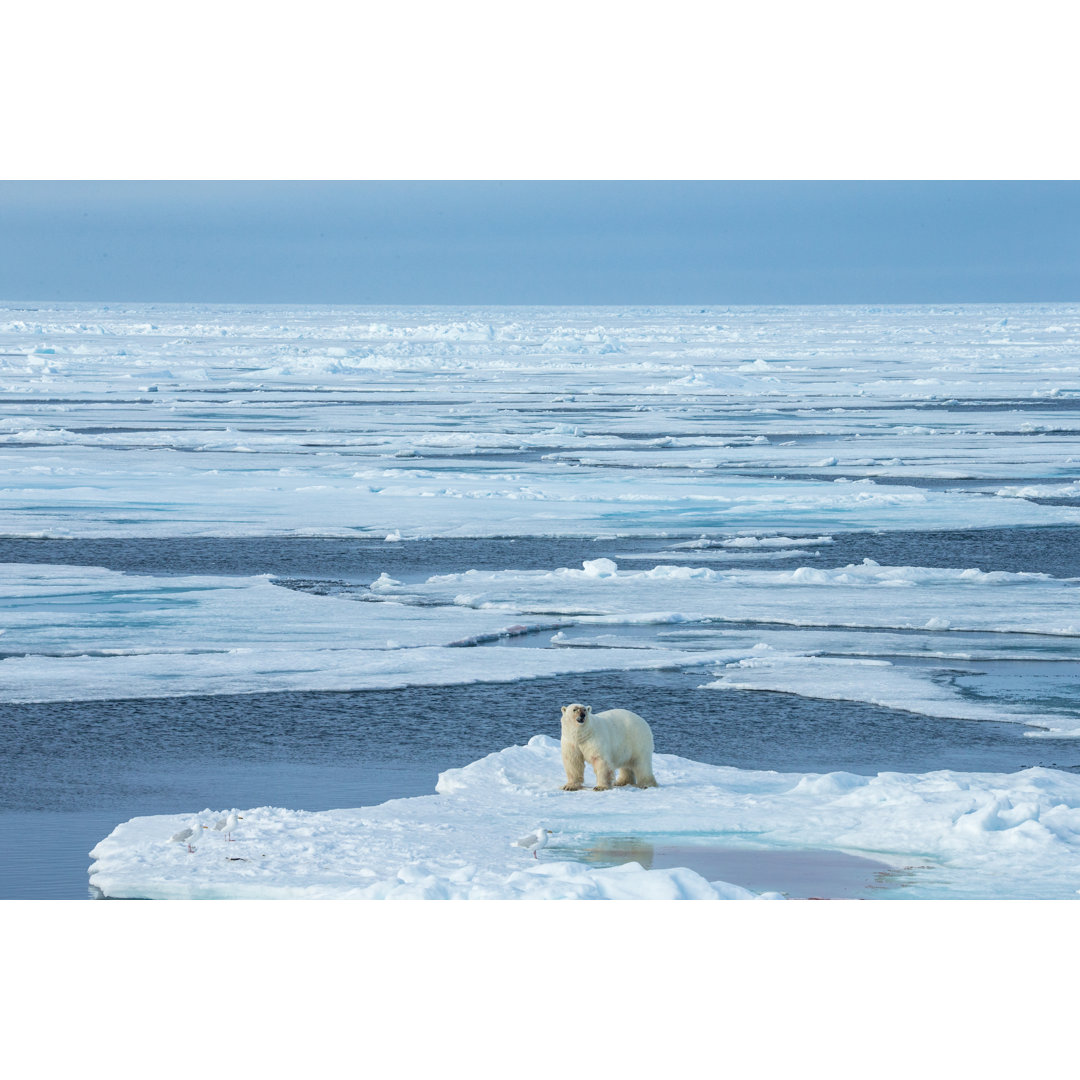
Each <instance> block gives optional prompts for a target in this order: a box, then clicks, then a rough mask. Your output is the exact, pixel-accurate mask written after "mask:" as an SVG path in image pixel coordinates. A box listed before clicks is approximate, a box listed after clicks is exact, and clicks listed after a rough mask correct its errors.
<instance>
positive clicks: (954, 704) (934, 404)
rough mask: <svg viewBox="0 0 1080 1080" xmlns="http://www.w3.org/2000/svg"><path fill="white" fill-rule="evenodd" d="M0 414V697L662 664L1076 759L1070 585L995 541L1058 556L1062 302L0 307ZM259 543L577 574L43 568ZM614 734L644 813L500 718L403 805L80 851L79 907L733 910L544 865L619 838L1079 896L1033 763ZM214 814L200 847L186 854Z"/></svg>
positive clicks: (1046, 771)
mask: <svg viewBox="0 0 1080 1080" xmlns="http://www.w3.org/2000/svg"><path fill="white" fill-rule="evenodd" d="M0 396H2V400H3V402H4V410H3V416H2V418H0V509H2V521H3V526H2V529H3V536H4V538H5V540H4V542H6V544H7V550H10V551H13V552H17V555H16V556H9V557H8V561H6V562H4V563H2V564H0V605H2V610H3V633H2V635H0V656H2V658H0V701H4V702H7V703H31V702H71V701H85V702H91V701H115V700H125V699H126V700H132V701H136V700H147V699H163V698H171V697H178V696H189V695H198V694H213V695H226V694H250V693H255V692H260V693H266V692H270V693H273V692H285V691H288V692H303V691H362V690H370V689H386V688H400V687H419V686H430V687H438V686H451V685H462V684H468V683H495V682H497V683H504V684H506V693H505V697H506V701H507V703H508V707H512V703H513V699H514V684H515V683H516V682H519V681H520V680H526V679H533V678H542V677H543V678H550V677H558V678H561V679H564V680H565V682H566V685H567V687H568V690H567V697H566V700H567V701H569V700H575V699H576V698H575V694H574V693H573V689H572V687H573V682H574V678H575V676H577V677H580V676H582V675H583V674H586V673H597V672H605V671H607V672H616V671H617V672H634V671H641V672H647V671H652V672H657V671H669V672H670V671H679V672H690V673H692V674H693V678H694V686H695V687H699V688H701V690H700V692H701V693H702V694H710V695H724V694H728V695H731V694H739V693H756V694H765V693H783V694H786V695H790V696H793V697H796V698H801V699H804V700H809V699H815V700H819V701H820V700H828V701H837V702H839V701H854V702H865V703H870V704H874V705H877V706H880V707H883V708H887V709H891V710H895V713H896V718H897V720H896V722H897V723H898V724H901V723H903V718H904V716H905V715H912V714H917V715H920V716H924V717H932V718H935V719H941V720H943V721H944V720H961V721H965V722H970V723H971V724H973V725H974V724H976V723H991V722H992V723H995V724H997V723H1008V724H1013V725H1017V726H1018V728H1019V729H1021V730H1022V731H1023V733H1024V735H1025V737H1026V741H1028V742H1030V744H1031V745H1033V746H1034V745H1043V746H1064V745H1067V744H1073V743H1074V740H1075V739H1076V737H1077V736H1080V709H1078V708H1077V706H1076V701H1077V697H1078V695H1080V676H1078V675H1077V674H1076V672H1077V667H1076V665H1077V661H1078V659H1080V654H1078V649H1077V642H1078V641H1080V604H1078V603H1077V600H1078V598H1080V594H1078V590H1080V577H1078V576H1076V572H1074V571H1072V570H1069V571H1068V572H1064V573H1062V572H1056V573H1055V572H1053V571H1051V570H1049V569H1048V568H1047V566H1046V565H1044V564H1043V562H1042V561H1041V558H1042V556H1041V553H1040V551H1039V550H1036V549H1031V550H1028V549H1026V547H1025V538H1026V537H1028V536H1030V535H1034V534H1035V533H1036V532H1037V533H1038V535H1040V536H1045V535H1047V534H1048V533H1053V532H1054V531H1055V530H1058V531H1064V530H1070V529H1075V528H1077V527H1080V494H1078V492H1080V424H1078V423H1077V422H1076V411H1077V409H1080V307H1078V306H1076V305H1064V304H1055V305H983V306H974V305H969V306H936V307H883V308H868V307H831V308H715V309H712V308H710V309H697V308H694V309H691V308H610V309H590V308H495V309H478V308H477V309H460V310H458V309H450V308H424V309H390V308H347V307H322V308H316V307H294V308H270V307H265V308H263V307H236V306H208V305H98V306H89V305H83V306H80V305H74V304H36V305H7V306H6V307H3V308H0ZM973 530H976V531H980V532H984V531H987V530H999V531H1007V532H1008V535H1010V536H1011V537H1014V538H1015V543H1014V544H1013V545H1012V554H1010V555H1009V556H1008V558H1007V560H1006V561H1005V562H1004V563H1001V564H995V565H994V566H981V565H976V564H974V563H973V564H971V565H956V564H955V562H954V561H950V560H947V559H945V558H943V557H942V552H943V551H944V550H945V545H943V544H942V543H938V544H937V546H936V547H935V548H934V549H933V550H934V551H935V552H936V561H927V562H922V561H918V560H915V561H913V560H912V558H911V557H908V558H905V559H898V560H896V561H890V562H884V561H882V560H881V559H867V558H857V559H854V560H850V561H845V559H844V558H842V557H841V556H840V555H839V554H838V553H839V552H841V551H842V550H846V549H845V548H844V545H845V543H846V542H848V540H849V538H851V537H853V536H863V535H877V534H880V535H882V536H884V537H887V538H888V537H892V538H894V539H896V543H897V544H898V545H900V546H901V547H902V546H903V537H904V536H909V535H910V536H914V535H916V534H918V535H919V536H922V535H924V534H925V535H935V536H945V535H957V536H959V535H963V534H968V533H970V532H971V531H973ZM279 537H280V538H296V539H302V538H305V537H339V538H343V539H347V540H355V541H363V542H364V543H365V544H367V545H368V549H366V550H370V549H371V548H372V547H373V546H374V545H385V548H386V549H394V550H395V551H400V550H401V549H403V548H407V547H408V545H409V544H410V543H413V544H416V545H422V544H424V543H426V542H436V541H448V540H451V539H454V538H465V539H467V538H477V539H478V541H490V542H494V541H495V540H498V541H500V542H502V541H520V542H522V543H524V542H526V541H532V540H534V539H535V538H545V539H546V540H549V541H550V542H551V544H552V548H551V550H552V551H554V550H556V547H555V544H556V542H560V543H561V542H564V541H568V540H580V541H581V542H582V543H585V542H588V543H594V546H595V548H596V554H595V555H593V556H586V557H584V558H578V559H577V560H576V561H573V562H570V563H563V562H560V561H559V560H558V558H556V557H554V556H553V557H552V558H551V560H550V561H548V562H547V563H544V564H543V565H539V566H538V565H536V562H535V561H534V562H532V563H529V564H528V565H521V564H515V563H514V561H513V555H512V554H508V555H507V560H508V561H507V562H506V563H505V565H500V566H497V567H495V568H492V567H487V568H484V569H480V568H478V567H477V563H476V562H474V563H472V564H471V567H472V568H465V569H455V570H454V571H452V572H439V573H432V572H430V571H428V572H421V573H411V574H410V573H402V572H401V571H398V570H394V567H397V566H399V565H401V561H400V557H399V556H397V555H395V556H391V555H390V554H389V553H388V554H387V555H386V558H385V560H384V563H383V565H381V566H377V568H376V570H375V571H374V572H370V573H368V572H366V571H365V572H364V573H360V572H345V573H339V574H338V575H337V576H336V577H337V579H336V580H334V581H332V582H327V581H317V582H314V583H313V582H310V581H299V580H288V579H286V577H285V576H283V575H274V574H269V573H255V574H244V573H232V572H225V573H183V572H172V573H168V572H163V571H160V570H154V571H152V572H151V571H146V572H142V571H137V570H133V569H127V570H123V569H117V568H115V566H113V565H112V564H111V563H110V564H109V565H107V566H106V565H99V564H98V563H95V562H94V561H93V560H92V559H89V558H85V559H84V558H80V557H79V555H78V552H79V550H80V548H79V545H80V544H90V543H95V544H104V545H106V548H98V549H95V550H110V549H109V548H108V545H110V544H111V545H114V546H115V551H116V552H117V553H120V552H122V551H123V550H127V548H125V547H124V545H128V547H130V546H131V545H137V544H138V543H139V542H140V541H144V540H146V541H149V540H153V541H154V542H162V543H165V542H168V543H174V544H175V545H178V548H177V550H179V549H180V548H182V547H183V545H184V544H194V543H197V542H199V541H201V540H203V539H205V538H231V539H232V540H234V541H236V542H240V541H241V540H250V539H252V538H279ZM62 543H68V544H70V545H72V546H71V547H70V548H65V549H64V550H65V551H67V552H69V553H68V554H65V555H64V557H63V559H62V560H60V559H58V558H54V557H52V556H51V555H50V556H49V557H45V555H46V554H48V553H49V552H52V553H55V552H56V551H57V550H59V548H58V547H57V546H56V545H58V544H62ZM35 545H37V546H36V547H35ZM49 545H52V546H51V547H50V546H49ZM924 548H925V545H924ZM509 550H511V551H512V549H509ZM559 550H562V549H559ZM906 550H909V551H910V550H913V549H912V547H911V545H909V546H908V548H907V549H906ZM71 552H74V553H75V554H71ZM35 553H36V554H35ZM38 556H40V557H38ZM110 557H111V556H110ZM115 557H116V558H120V554H117V555H116V556H115ZM394 559H397V560H398V561H393V560H394ZM103 561H106V560H103ZM1066 561H1068V560H1066ZM508 658H511V659H512V663H508V662H507V660H508ZM1018 673H1020V674H1018ZM562 704H565V701H561V702H552V714H553V715H557V709H558V707H559V706H560V705H562ZM595 704H596V705H597V706H598V707H629V708H633V707H634V702H632V701H617V702H603V703H601V702H596V703H595ZM647 719H649V720H650V723H651V724H652V726H653V729H654V732H655V733H656V737H657V749H658V751H659V754H658V762H659V765H658V779H659V781H660V783H661V785H662V786H661V788H660V789H658V790H657V791H656V792H644V793H636V792H623V791H618V792H609V793H604V794H603V795H597V796H591V795H588V794H586V795H585V796H583V797H582V798H576V797H574V798H570V797H568V796H567V795H566V794H565V793H559V792H558V791H557V788H558V783H557V782H556V780H557V775H558V753H557V749H556V748H555V746H554V745H553V744H552V743H551V740H550V739H549V738H548V737H547V736H546V735H544V734H543V733H541V732H539V731H538V732H537V737H536V738H534V739H533V740H532V741H531V742H529V744H528V745H527V746H521V745H518V746H508V747H492V748H491V751H492V752H491V754H490V756H488V757H485V758H483V759H482V760H480V761H476V762H475V763H474V764H473V765H470V766H469V767H468V768H465V769H451V770H448V771H444V772H443V775H442V778H441V780H440V782H439V789H438V793H433V794H431V795H429V796H424V797H421V798H416V799H405V800H394V801H391V802H388V803H385V804H382V805H380V806H375V807H363V808H360V809H340V810H330V811H323V812H319V813H314V812H302V811H295V810H289V809H286V808H271V807H254V808H244V807H232V808H230V807H223V808H222V807H219V808H217V809H216V810H214V811H210V810H206V811H199V812H197V811H196V808H194V807H193V808H192V809H191V812H189V813H187V814H178V815H165V816H160V815H154V816H142V817H137V818H135V819H134V820H132V821H129V822H125V823H124V824H121V825H119V826H118V827H117V829H116V830H115V831H114V832H113V833H112V834H111V835H110V836H109V837H108V838H107V839H105V840H102V841H101V842H100V843H99V844H98V845H97V847H96V848H95V862H94V866H93V868H92V875H91V876H92V880H93V882H94V884H95V885H96V886H97V887H98V888H99V889H100V890H101V891H102V892H103V893H105V894H106V895H109V896H135V895H152V896H163V897H169V896H373V897H374V896H454V897H466V896H521V897H556V896H582V897H584V896H594V897H600V896H610V897H623V896H626V897H629V896H643V897H676V896H678V897H742V896H751V895H755V893H754V892H753V891H751V890H747V889H746V888H743V887H741V886H739V885H736V884H734V883H724V882H720V883H717V882H710V881H707V880H705V878H703V877H702V876H701V875H700V874H697V873H696V872H695V871H693V870H691V869H690V868H688V867H682V868H653V869H644V868H642V867H640V866H638V864H636V863H627V864H626V865H625V866H621V867H619V866H597V865H593V864H590V863H589V861H588V859H586V858H584V857H583V852H587V851H588V850H589V849H590V845H592V846H593V847H595V846H596V844H598V843H599V842H600V839H601V838H603V837H605V836H608V837H612V836H615V837H619V836H622V837H632V838H634V839H635V842H636V841H640V842H641V843H643V844H656V843H660V842H661V839H662V838H667V840H668V841H670V839H671V838H673V837H674V838H683V839H685V838H686V837H694V838H696V840H695V842H702V843H704V842H706V841H708V842H713V841H715V842H717V843H719V842H723V843H724V844H729V845H734V846H736V847H737V846H740V845H742V846H749V847H751V848H753V847H755V846H756V847H757V848H764V849H768V850H785V851H793V850H804V849H811V848H813V849H828V850H835V851H844V852H847V853H850V854H853V855H858V854H860V853H862V854H864V855H866V856H867V857H871V858H874V859H877V860H881V861H884V862H886V863H887V864H888V865H889V866H890V867H892V868H894V870H895V873H896V875H897V876H895V877H894V878H892V879H890V880H891V881H892V882H893V884H894V885H895V882H897V881H899V880H900V879H901V877H902V878H903V882H904V886H903V887H902V888H901V887H899V885H895V887H884V886H883V887H882V888H881V889H880V890H879V891H878V893H877V894H876V895H881V896H883V897H893V896H896V897H899V896H904V897H908V896H1026V895H1040V896H1044V895H1053V896H1065V895H1069V896H1071V895H1075V893H1076V890H1077V889H1080V848H1078V847H1077V832H1076V825H1077V821H1076V814H1077V813H1078V810H1077V807H1078V806H1080V803H1078V801H1077V798H1078V796H1077V793H1076V790H1075V783H1076V782H1077V781H1076V778H1075V776H1074V775H1073V774H1072V773H1070V772H1069V771H1067V770H1063V769H1062V770H1059V769H1052V768H1038V769H1025V770H1023V771H1021V772H1015V773H1008V774H989V773H959V772H955V771H950V772H946V771H932V772H928V773H925V774H923V773H903V774H902V773H881V774H879V775H878V776H876V777H875V776H856V775H855V774H852V773H829V772H826V773H813V774H811V773H800V774H793V773H771V772H763V771H753V770H738V769H732V768H728V767H725V766H723V765H707V764H704V763H700V762H692V761H689V760H686V759H684V758H680V757H679V756H678V755H676V754H672V753H665V752H664V750H665V747H664V740H663V717H653V716H650V717H647ZM453 722H460V719H455V720H454V721H453ZM717 743H718V746H719V747H721V749H722V745H723V732H722V731H718V732H717ZM553 763H554V766H553ZM553 768H554V772H553ZM665 776H666V780H665ZM609 796H610V798H609ZM645 808H647V810H646V809H645ZM230 809H232V810H235V811H236V812H237V813H238V814H241V815H242V816H243V820H242V822H240V824H239V827H238V828H237V829H236V831H235V834H234V836H233V840H232V841H229V842H226V841H225V840H224V839H223V837H222V836H220V835H218V834H217V833H216V832H215V830H213V829H210V830H203V829H202V828H201V826H202V825H203V824H206V823H209V824H213V821H216V820H218V819H219V818H220V817H221V816H222V815H223V814H225V813H227V812H228V811H229V810H230ZM204 818H205V820H204ZM211 818H213V821H211ZM540 822H543V823H544V824H545V825H546V826H547V827H549V828H551V829H552V830H553V836H552V837H551V839H550V842H549V844H548V846H547V847H546V848H545V849H544V850H542V851H540V852H539V853H538V854H539V858H538V859H532V858H531V856H530V855H529V853H528V852H527V851H522V850H520V849H517V850H515V849H514V848H513V846H512V843H513V840H514V839H515V838H516V837H520V836H522V835H524V834H526V833H528V832H529V831H530V830H532V829H534V828H536V827H537V825H538V823H540ZM186 829H192V830H196V829H197V831H198V832H202V833H203V834H204V835H203V836H202V837H199V836H198V835H197V832H194V831H193V833H192V836H194V837H195V839H193V840H192V841H191V846H193V847H194V848H195V849H196V850H195V851H193V852H189V851H188V850H187V849H186V844H179V843H175V842H172V841H171V838H172V837H174V836H175V835H179V834H180V833H182V832H184V831H185V830H186ZM210 832H215V835H214V836H213V837H210V836H209V833H210ZM226 852H228V854H227V856H226V854H225V853H226ZM646 861H648V860H646ZM526 863H529V864H532V865H531V866H530V865H526ZM886 884H888V883H886ZM1033 889H1034V890H1036V891H1035V892H1034V893H1033V892H1032V890H1033ZM760 891H762V892H765V893H766V894H768V893H770V892H772V891H774V890H769V889H764V890H760Z"/></svg>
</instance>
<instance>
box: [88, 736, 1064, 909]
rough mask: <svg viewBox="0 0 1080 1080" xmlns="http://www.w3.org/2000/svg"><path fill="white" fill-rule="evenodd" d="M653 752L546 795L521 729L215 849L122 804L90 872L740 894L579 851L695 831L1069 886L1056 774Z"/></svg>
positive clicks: (136, 885)
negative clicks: (493, 748)
mask: <svg viewBox="0 0 1080 1080" xmlns="http://www.w3.org/2000/svg"><path fill="white" fill-rule="evenodd" d="M654 762H655V765H656V775H657V780H658V781H659V784H660V786H659V787H658V788H650V789H646V790H639V789H637V788H615V789H612V790H610V791H607V792H603V793H600V794H594V793H593V792H590V791H579V792H562V791H560V790H559V788H558V785H559V781H560V779H561V778H562V765H561V761H560V756H559V744H558V742H557V741H556V740H555V739H553V738H551V737H549V736H545V735H537V736H535V737H534V738H532V739H530V740H529V743H528V744H527V745H525V746H513V747H508V748H506V749H505V750H502V751H500V752H498V753H495V754H492V755H490V756H488V757H486V758H484V759H482V760H480V761H477V762H475V763H474V764H472V765H469V766H467V767H466V768H464V769H455V770H451V771H448V772H446V773H443V774H442V776H440V778H439V784H438V789H437V790H438V793H437V794H435V795H430V796H423V797H420V798H414V799H400V800H393V801H391V802H387V803H384V804H382V805H381V806H375V807H364V808H362V809H356V810H332V811H326V812H323V813H303V812H297V811H289V810H283V809H278V808H274V807H260V808H256V809H253V810H247V811H245V812H244V820H243V822H242V824H241V826H240V827H239V828H238V829H237V833H236V836H235V837H234V843H232V844H229V845H228V850H227V851H226V845H225V843H224V842H223V841H222V840H221V839H220V837H213V836H210V835H208V833H207V832H206V830H200V829H199V826H200V825H202V824H205V823H209V822H211V821H212V820H213V819H214V818H216V817H219V816H220V815H218V814H215V813H213V812H211V811H209V810H207V811H203V812H202V813H200V814H196V815H188V816H174V817H147V818H137V819H135V820H133V821H130V822H127V823H125V824H124V825H121V826H119V827H118V828H117V829H116V830H115V831H114V832H113V833H112V834H111V835H110V836H109V837H107V838H106V839H104V840H102V841H101V843H99V844H98V845H97V847H96V848H95V849H94V850H93V852H92V853H91V855H92V857H93V859H94V860H95V861H94V864H93V865H92V866H91V870H90V880H91V882H92V883H93V884H94V885H95V886H97V887H98V888H99V889H101V890H102V892H103V893H105V894H106V895H108V896H112V897H118V898H119V897H154V898H161V899H179V898H208V899H209V898H223V897H241V898H249V899H256V898H271V897H272V898H281V899H285V898H291V899H297V898H304V897H319V898H350V897H351V898H369V899H376V898H378V899H384V898H398V899H562V898H575V899H654V900H678V899H753V898H755V894H754V893H753V892H751V891H749V890H747V889H745V888H741V887H738V886H735V885H731V884H729V883H725V882H709V881H707V880H706V879H705V878H704V877H702V876H701V875H700V874H698V873H696V872H694V871H693V870H691V869H689V868H671V869H648V870H647V869H645V868H644V867H643V866H642V865H641V864H640V863H639V862H637V861H628V862H626V863H625V864H623V865H620V866H611V867H595V866H590V865H589V864H588V863H587V862H583V861H582V860H581V858H580V857H579V856H580V853H582V852H587V851H588V850H589V848H590V847H597V846H602V845H603V842H604V838H605V837H613V836H614V837H627V836H633V837H634V838H635V839H636V840H637V841H638V847H639V848H640V846H641V845H642V844H648V843H649V842H650V841H652V840H655V841H660V840H661V839H663V840H668V841H670V840H671V839H673V838H678V839H681V840H683V841H684V842H691V843H692V842H693V841H694V840H695V839H697V840H700V839H701V837H702V834H705V835H707V836H710V837H713V838H725V839H726V840H727V841H728V842H729V843H733V844H741V845H743V846H745V847H746V848H747V849H748V850H754V849H772V850H780V851H784V850H788V851H790V850H795V851H798V850H799V849H802V848H811V849H812V848H816V847H820V846H825V847H828V848H832V849H839V850H844V851H852V852H858V853H863V854H867V853H872V854H873V855H874V856H875V857H876V859H878V860H879V861H883V862H885V863H886V864H887V865H888V866H890V867H892V869H893V872H892V874H889V873H885V874H882V875H880V876H879V880H878V883H877V888H878V890H879V895H881V896H882V897H890V896H905V897H909V898H910V897H924V898H939V899H940V898H944V897H963V896H967V897H1048V896H1058V897H1069V896H1074V895H1075V890H1076V887H1077V873H1078V869H1080V866H1078V859H1077V848H1076V845H1077V843H1080V779H1078V778H1077V777H1074V776H1067V775H1065V774H1062V773H1057V772H1054V771H1053V770H1048V769H1031V770H1027V771H1025V772H1020V773H1016V774H1013V775H1011V776H992V775H985V774H970V773H952V772H936V773H928V774H926V775H922V776H905V775H901V774H897V773H881V774H879V775H878V776H876V777H866V776H856V775H853V774H851V773H830V774H825V775H820V776H814V775H806V776H793V775H790V774H782V773H761V772H750V771H747V770H739V769H730V768H724V767H722V766H715V765H704V764H700V763H698V762H694V761H688V760H686V759H684V758H679V757H675V756H673V755H667V754H658V755H656V757H655V759H654ZM537 818H542V820H543V821H544V822H545V823H546V827H548V828H550V829H551V830H552V833H553V835H552V836H551V837H550V838H549V841H548V844H547V846H546V847H545V848H544V849H543V850H542V851H541V852H539V858H537V859H533V858H532V856H531V855H530V853H529V851H528V850H525V849H523V848H522V847H520V846H517V845H516V844H515V843H514V840H515V839H516V838H520V837H521V836H522V835H523V834H524V833H526V832H527V831H529V830H531V828H532V825H533V823H534V822H535V821H536V820H537ZM178 828H185V829H186V828H194V829H195V830H196V831H203V832H204V839H203V840H202V842H201V844H200V846H199V847H198V849H197V850H196V851H195V852H194V853H191V852H188V851H187V850H186V848H185V847H184V845H183V844H178V843H176V842H175V841H174V840H173V835H174V833H176V830H177V829H178ZM177 835H179V834H177ZM570 853H575V855H576V856H578V857H568V855H569V854H570ZM756 895H758V896H765V897H766V898H770V899H772V898H776V894H769V893H762V894H756Z"/></svg>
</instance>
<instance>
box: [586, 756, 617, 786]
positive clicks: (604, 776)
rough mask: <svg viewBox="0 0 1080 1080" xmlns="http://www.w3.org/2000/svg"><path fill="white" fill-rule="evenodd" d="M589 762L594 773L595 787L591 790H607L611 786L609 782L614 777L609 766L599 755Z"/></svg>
mask: <svg viewBox="0 0 1080 1080" xmlns="http://www.w3.org/2000/svg"><path fill="white" fill-rule="evenodd" d="M589 764H590V765H591V766H592V767H593V772H595V773H596V787H594V788H593V791H607V789H608V788H609V787H611V782H612V781H613V780H614V779H615V774H614V773H613V772H612V771H611V766H610V765H608V763H607V762H606V761H605V760H604V759H603V758H601V757H598V758H594V759H593V760H592V761H590V762H589Z"/></svg>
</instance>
